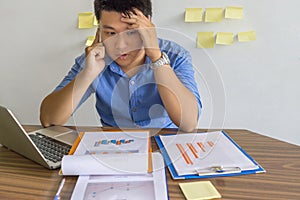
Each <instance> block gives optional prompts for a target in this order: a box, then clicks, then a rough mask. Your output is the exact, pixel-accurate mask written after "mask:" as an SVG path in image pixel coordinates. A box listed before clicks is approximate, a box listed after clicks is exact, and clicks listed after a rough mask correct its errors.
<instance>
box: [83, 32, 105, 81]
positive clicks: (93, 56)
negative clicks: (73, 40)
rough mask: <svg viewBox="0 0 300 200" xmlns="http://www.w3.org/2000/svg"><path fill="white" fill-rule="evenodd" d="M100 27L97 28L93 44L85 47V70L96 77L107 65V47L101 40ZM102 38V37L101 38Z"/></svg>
mask: <svg viewBox="0 0 300 200" xmlns="http://www.w3.org/2000/svg"><path fill="white" fill-rule="evenodd" d="M99 35H100V29H99V28H98V29H97V33H96V37H95V40H94V42H93V44H92V45H91V46H89V47H86V48H85V55H86V61H85V70H86V72H87V73H88V74H90V75H91V76H93V77H94V78H96V77H97V76H98V74H100V73H101V72H102V71H103V69H104V67H105V61H104V56H105V48H104V46H103V43H102V42H99V38H100V37H99ZM100 39H101V38H100Z"/></svg>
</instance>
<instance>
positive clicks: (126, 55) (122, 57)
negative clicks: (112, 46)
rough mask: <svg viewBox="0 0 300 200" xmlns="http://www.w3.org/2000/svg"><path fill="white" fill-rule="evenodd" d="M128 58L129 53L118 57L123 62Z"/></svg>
mask: <svg viewBox="0 0 300 200" xmlns="http://www.w3.org/2000/svg"><path fill="white" fill-rule="evenodd" d="M127 57H128V54H127V53H124V54H118V55H117V58H118V59H121V60H125V59H126V58H127Z"/></svg>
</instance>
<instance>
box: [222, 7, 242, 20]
mask: <svg viewBox="0 0 300 200" xmlns="http://www.w3.org/2000/svg"><path fill="white" fill-rule="evenodd" d="M243 15H244V14H243V7H233V6H227V7H226V9H225V18H227V19H242V18H243Z"/></svg>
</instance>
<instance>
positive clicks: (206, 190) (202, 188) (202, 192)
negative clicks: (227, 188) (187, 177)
mask: <svg viewBox="0 0 300 200" xmlns="http://www.w3.org/2000/svg"><path fill="white" fill-rule="evenodd" d="M179 186H180V188H181V190H182V192H183V194H184V196H185V197H186V199H187V200H201V199H216V198H221V195H220V193H219V192H218V190H217V189H216V188H215V187H214V185H213V184H212V183H211V182H210V181H198V182H187V183H179Z"/></svg>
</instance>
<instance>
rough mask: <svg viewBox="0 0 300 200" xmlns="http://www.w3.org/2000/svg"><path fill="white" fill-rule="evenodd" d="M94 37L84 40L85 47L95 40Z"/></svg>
mask: <svg viewBox="0 0 300 200" xmlns="http://www.w3.org/2000/svg"><path fill="white" fill-rule="evenodd" d="M95 38H96V37H95V36H88V39H87V40H86V43H85V46H91V45H92V44H93V42H94V40H95Z"/></svg>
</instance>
